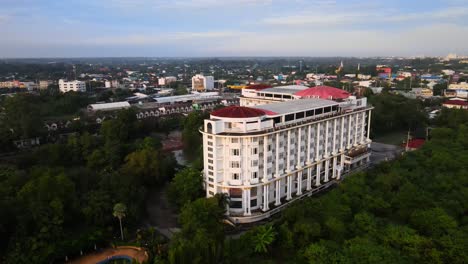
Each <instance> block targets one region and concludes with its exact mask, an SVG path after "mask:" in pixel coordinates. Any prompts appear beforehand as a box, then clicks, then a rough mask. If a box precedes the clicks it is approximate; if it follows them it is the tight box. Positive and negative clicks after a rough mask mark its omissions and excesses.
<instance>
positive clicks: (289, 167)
mask: <svg viewBox="0 0 468 264" xmlns="http://www.w3.org/2000/svg"><path fill="white" fill-rule="evenodd" d="M287 143H288V148H287V149H288V153H286V158H287V160H286V172H287V173H289V172H290V171H291V162H290V159H291V129H289V130H288V142H287Z"/></svg>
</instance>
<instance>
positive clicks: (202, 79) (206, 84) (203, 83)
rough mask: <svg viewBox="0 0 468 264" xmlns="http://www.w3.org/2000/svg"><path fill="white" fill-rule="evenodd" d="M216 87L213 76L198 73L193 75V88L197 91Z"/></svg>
mask: <svg viewBox="0 0 468 264" xmlns="http://www.w3.org/2000/svg"><path fill="white" fill-rule="evenodd" d="M213 89H214V78H213V76H204V75H203V74H197V75H195V76H193V77H192V90H193V91H197V92H203V91H209V90H213Z"/></svg>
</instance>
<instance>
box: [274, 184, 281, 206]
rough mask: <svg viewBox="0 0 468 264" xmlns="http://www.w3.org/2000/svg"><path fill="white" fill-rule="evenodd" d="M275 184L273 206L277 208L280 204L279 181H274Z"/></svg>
mask: <svg viewBox="0 0 468 264" xmlns="http://www.w3.org/2000/svg"><path fill="white" fill-rule="evenodd" d="M275 184H276V188H275V192H276V197H275V200H276V201H275V205H276V206H278V205H280V204H281V199H280V198H281V180H280V179H278V180H276V181H275Z"/></svg>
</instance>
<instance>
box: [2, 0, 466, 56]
mask: <svg viewBox="0 0 468 264" xmlns="http://www.w3.org/2000/svg"><path fill="white" fill-rule="evenodd" d="M0 36H2V37H1V38H0V57H1V58H16V57H131V56H143V57H207V56H320V57H327V56H357V57H367V56H445V55H447V54H448V53H457V54H459V55H468V0H425V1H423V0H387V1H379V0H373V1H371V0H361V1H357V0H0Z"/></svg>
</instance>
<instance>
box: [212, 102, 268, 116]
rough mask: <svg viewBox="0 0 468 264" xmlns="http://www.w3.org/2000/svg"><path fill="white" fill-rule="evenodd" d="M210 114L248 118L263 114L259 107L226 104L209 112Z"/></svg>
mask: <svg viewBox="0 0 468 264" xmlns="http://www.w3.org/2000/svg"><path fill="white" fill-rule="evenodd" d="M211 115H212V116H217V117H228V118H249V117H257V116H263V115H265V112H263V111H262V110H260V109H255V108H250V107H245V106H235V105H233V106H228V107H224V108H221V109H219V110H216V111H213V112H211Z"/></svg>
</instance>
